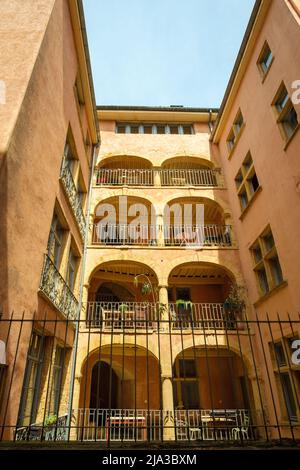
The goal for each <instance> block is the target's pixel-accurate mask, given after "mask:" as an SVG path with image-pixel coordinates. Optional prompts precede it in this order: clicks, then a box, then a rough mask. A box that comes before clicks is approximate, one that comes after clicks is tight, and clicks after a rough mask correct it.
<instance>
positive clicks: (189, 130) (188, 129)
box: [182, 126, 193, 134]
mask: <svg viewBox="0 0 300 470" xmlns="http://www.w3.org/2000/svg"><path fill="white" fill-rule="evenodd" d="M182 130H183V133H184V134H193V128H192V126H182Z"/></svg>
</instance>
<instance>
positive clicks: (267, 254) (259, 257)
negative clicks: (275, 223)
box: [250, 227, 283, 296]
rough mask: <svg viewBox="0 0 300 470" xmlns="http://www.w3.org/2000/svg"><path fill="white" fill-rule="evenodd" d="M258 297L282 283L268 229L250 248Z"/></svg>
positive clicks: (271, 235)
mask: <svg viewBox="0 0 300 470" xmlns="http://www.w3.org/2000/svg"><path fill="white" fill-rule="evenodd" d="M250 251H251V255H252V260H253V264H254V268H253V269H254V272H255V275H256V278H257V284H258V288H259V289H258V290H259V293H260V296H263V295H265V294H267V293H268V292H269V291H271V290H272V289H274V288H275V287H276V286H278V285H280V284H282V283H283V275H282V270H281V266H280V262H279V258H278V255H277V250H276V246H275V240H274V237H273V234H272V231H271V229H270V227H267V228H266V229H265V230H264V232H263V233H262V234H261V235H260V236H259V237H258V239H257V240H256V241H255V242H254V244H253V245H252V246H251V248H250Z"/></svg>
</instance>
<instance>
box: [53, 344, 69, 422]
mask: <svg viewBox="0 0 300 470" xmlns="http://www.w3.org/2000/svg"><path fill="white" fill-rule="evenodd" d="M65 352H66V351H65V349H64V348H61V347H59V346H57V347H56V349H55V356H54V361H53V365H52V381H51V389H50V403H49V414H54V415H56V416H58V413H59V405H60V400H61V386H62V378H63V370H64V363H65Z"/></svg>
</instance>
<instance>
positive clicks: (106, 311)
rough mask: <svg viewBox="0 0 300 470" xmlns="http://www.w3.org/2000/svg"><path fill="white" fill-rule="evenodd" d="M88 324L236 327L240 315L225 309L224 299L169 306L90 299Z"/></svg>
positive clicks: (111, 328) (116, 327)
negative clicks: (214, 301)
mask: <svg viewBox="0 0 300 470" xmlns="http://www.w3.org/2000/svg"><path fill="white" fill-rule="evenodd" d="M83 308H84V309H86V312H85V317H86V324H87V326H88V327H90V328H100V329H101V330H103V331H110V332H111V331H122V330H132V331H133V332H134V331H137V330H157V329H158V328H159V327H160V328H161V329H165V328H166V326H169V327H170V329H171V330H173V331H175V332H176V331H182V330H233V329H235V328H236V327H237V319H235V318H234V317H233V316H232V315H228V314H227V313H225V312H224V308H223V304H222V303H192V302H190V303H189V304H188V305H186V306H182V305H177V304H176V303H169V304H168V306H162V305H160V304H154V303H151V302H127V301H124V302H92V301H91V302H87V304H85V305H84V306H83Z"/></svg>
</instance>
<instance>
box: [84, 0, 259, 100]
mask: <svg viewBox="0 0 300 470" xmlns="http://www.w3.org/2000/svg"><path fill="white" fill-rule="evenodd" d="M83 4H84V10H85V18H86V26H87V34H88V40H89V49H90V55H91V62H92V70H93V77H94V86H95V93H96V102H97V104H98V105H100V104H106V105H107V104H111V105H145V106H169V105H172V104H173V105H174V104H175V105H176V104H179V105H184V106H195V107H218V106H219V105H220V103H221V100H222V98H223V95H224V91H225V88H226V85H227V82H228V79H229V76H230V73H231V70H232V67H233V64H234V61H235V58H236V55H237V53H238V50H239V47H240V44H241V41H242V38H243V35H244V32H245V29H246V26H247V23H248V20H249V17H250V14H251V10H252V8H253V5H254V0H213V1H212V0H84V2H83Z"/></svg>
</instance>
